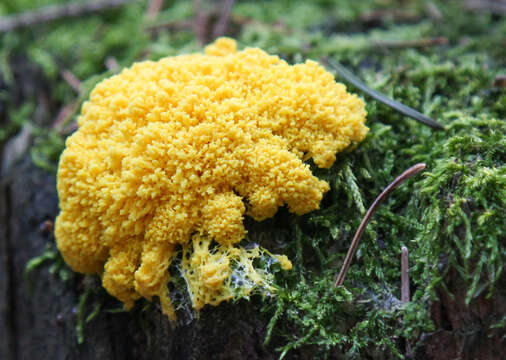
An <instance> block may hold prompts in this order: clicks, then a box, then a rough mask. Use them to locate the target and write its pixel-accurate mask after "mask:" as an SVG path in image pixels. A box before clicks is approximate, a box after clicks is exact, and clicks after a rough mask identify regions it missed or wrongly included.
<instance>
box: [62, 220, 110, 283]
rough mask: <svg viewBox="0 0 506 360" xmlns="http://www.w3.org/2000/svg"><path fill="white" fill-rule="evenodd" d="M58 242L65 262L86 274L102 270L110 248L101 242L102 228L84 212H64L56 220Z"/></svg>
mask: <svg viewBox="0 0 506 360" xmlns="http://www.w3.org/2000/svg"><path fill="white" fill-rule="evenodd" d="M54 231H55V237H56V244H57V246H58V249H59V250H60V253H61V254H62V256H63V258H64V259H65V262H66V263H67V264H69V266H70V267H72V269H74V270H75V271H79V272H81V273H84V274H96V273H99V272H100V271H102V267H103V265H104V262H105V261H106V260H107V257H108V256H109V254H108V248H107V247H106V246H104V244H103V243H101V242H100V233H101V229H100V226H99V224H98V223H97V222H94V221H91V220H90V219H89V218H88V217H87V216H86V215H85V214H84V213H80V214H76V213H75V212H70V211H68V212H62V213H60V215H58V217H57V218H56V221H55V230H54Z"/></svg>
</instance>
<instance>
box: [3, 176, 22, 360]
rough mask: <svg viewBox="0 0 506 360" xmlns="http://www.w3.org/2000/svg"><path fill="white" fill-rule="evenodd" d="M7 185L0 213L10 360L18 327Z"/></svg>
mask: <svg viewBox="0 0 506 360" xmlns="http://www.w3.org/2000/svg"><path fill="white" fill-rule="evenodd" d="M9 190H10V189H9V186H8V185H4V186H3V189H2V197H3V199H2V201H3V203H4V204H3V205H4V211H5V214H2V215H3V216H5V217H3V216H2V217H3V219H4V220H5V222H4V224H3V225H4V226H5V227H4V236H5V242H6V252H7V254H6V265H7V266H6V267H7V269H6V270H7V274H6V277H7V289H6V293H7V294H6V297H7V312H6V313H5V317H6V319H5V321H6V325H7V328H8V332H7V334H6V336H7V346H8V349H9V350H8V353H9V354H10V358H11V359H12V360H15V359H16V360H17V359H18V354H17V346H16V344H17V343H18V342H17V339H16V337H17V334H18V329H17V326H16V323H17V322H16V311H17V301H16V299H17V286H16V280H15V265H14V256H15V252H14V246H13V244H12V238H11V231H10V223H9V219H10V214H11V197H10V191H9Z"/></svg>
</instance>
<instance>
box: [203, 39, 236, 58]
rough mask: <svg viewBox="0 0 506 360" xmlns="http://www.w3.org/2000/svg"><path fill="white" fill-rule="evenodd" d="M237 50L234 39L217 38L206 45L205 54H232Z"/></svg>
mask: <svg viewBox="0 0 506 360" xmlns="http://www.w3.org/2000/svg"><path fill="white" fill-rule="evenodd" d="M236 51H237V45H236V43H235V41H234V40H232V39H227V38H219V39H217V40H216V41H215V42H214V43H212V44H210V45H207V46H206V49H205V52H206V55H214V56H224V55H228V54H233V53H235V52H236Z"/></svg>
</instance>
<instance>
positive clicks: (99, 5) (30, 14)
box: [0, 0, 138, 33]
mask: <svg viewBox="0 0 506 360" xmlns="http://www.w3.org/2000/svg"><path fill="white" fill-rule="evenodd" d="M134 1H138V0H104V1H97V0H95V1H91V2H89V3H70V4H62V5H54V6H46V7H43V8H40V9H38V10H35V11H27V12H24V13H21V14H18V15H12V16H5V17H2V18H0V33H2V32H7V31H11V30H16V29H21V28H26V27H31V26H35V25H40V24H43V23H46V22H50V21H53V20H58V19H63V18H70V17H78V16H84V15H88V14H91V13H95V12H99V11H104V10H108V9H112V8H115V7H118V6H121V5H124V4H127V3H130V2H134Z"/></svg>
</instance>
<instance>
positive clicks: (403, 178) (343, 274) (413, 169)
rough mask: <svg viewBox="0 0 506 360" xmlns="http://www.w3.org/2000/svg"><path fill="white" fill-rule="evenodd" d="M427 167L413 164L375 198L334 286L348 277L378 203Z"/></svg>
mask: <svg viewBox="0 0 506 360" xmlns="http://www.w3.org/2000/svg"><path fill="white" fill-rule="evenodd" d="M423 169H425V164H423V163H419V164H416V165H413V166H412V167H410V168H409V169H407V170H406V171H404V172H403V173H402V174H401V175H399V176H398V177H397V178H396V179H395V180H394V181H393V182H392V183H390V184H389V185H388V186H387V187H386V188H385V189H384V190H383V191H382V192H381V194H380V195H379V196H378V197H377V198H376V200H374V202H373V203H372V205H371V207H370V208H369V209H368V210H367V213H366V214H365V216H364V218H363V219H362V222H361V223H360V225H359V227H358V229H357V231H356V233H355V236H354V237H353V240H352V241H351V245H350V248H349V249H348V253H347V254H346V258H345V259H344V263H343V266H342V267H341V271H340V272H339V274H338V275H337V277H336V280H335V283H334V287H336V286H340V285H342V284H343V282H344V279H345V278H346V273H347V272H348V269H349V267H350V265H351V261H352V260H353V256H354V255H355V252H356V251H357V248H358V245H359V244H360V238H361V237H362V234H363V233H364V230H365V228H366V226H367V224H369V222H370V221H371V217H372V216H373V214H374V213H375V212H376V209H377V208H378V205H379V204H380V203H381V202H382V201H383V200H384V199H385V198H386V197H387V196H388V194H390V193H391V192H392V190H394V189H395V188H397V187H398V186H399V185H401V184H402V183H403V182H405V181H406V180H408V179H409V178H411V177H412V176H414V175H416V174H418V173H419V172H420V171H422V170H423Z"/></svg>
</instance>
